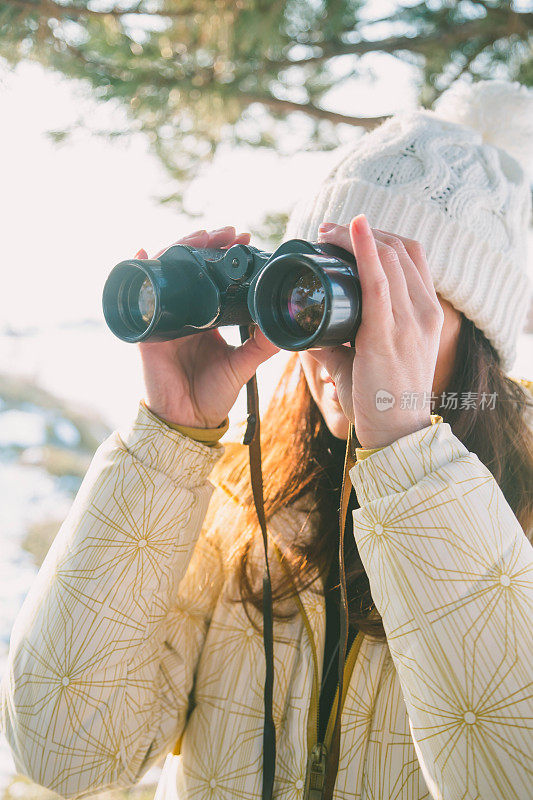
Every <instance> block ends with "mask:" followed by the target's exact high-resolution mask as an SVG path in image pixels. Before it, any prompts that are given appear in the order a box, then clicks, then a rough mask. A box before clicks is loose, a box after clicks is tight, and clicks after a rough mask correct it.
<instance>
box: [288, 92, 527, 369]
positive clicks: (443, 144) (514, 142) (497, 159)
mask: <svg viewBox="0 0 533 800" xmlns="http://www.w3.org/2000/svg"><path fill="white" fill-rule="evenodd" d="M342 153H343V157H342V159H341V160H340V161H339V162H338V163H337V165H336V166H335V167H334V169H333V170H332V171H331V172H330V174H329V175H328V177H327V178H326V179H325V181H324V182H323V183H322V185H321V186H320V187H319V189H318V191H317V193H316V194H315V195H314V196H312V197H311V198H309V196H307V197H305V198H302V200H300V201H299V202H298V203H297V204H296V206H295V208H294V209H293V212H292V214H291V216H290V218H289V222H288V225H287V229H286V232H285V238H291V239H292V238H300V239H308V240H309V241H316V238H317V235H318V226H319V225H320V223H321V222H336V223H337V224H340V225H347V224H348V223H349V222H350V220H351V219H352V217H354V216H355V215H356V214H360V213H364V214H365V215H366V217H367V219H368V221H369V223H370V225H371V226H372V227H374V228H380V229H381V230H386V231H389V232H391V233H396V234H398V235H400V236H405V237H407V238H410V239H416V240H417V241H419V242H420V243H421V244H422V245H423V247H424V249H425V251H426V254H427V257H428V263H429V267H430V270H431V274H432V275H433V280H434V284H435V289H436V291H437V292H438V293H439V294H440V295H441V296H442V297H444V298H445V299H446V300H448V301H449V302H450V303H451V304H452V305H453V306H454V307H455V308H456V309H457V310H458V311H462V312H463V313H464V314H465V316H467V317H468V318H469V319H471V320H472V321H473V322H474V323H475V324H476V325H477V327H478V328H480V330H482V331H483V333H484V334H485V336H486V337H487V338H488V339H489V341H490V342H491V343H492V344H493V345H494V347H495V348H496V350H497V351H498V353H499V355H500V358H501V362H502V366H503V368H504V369H505V370H509V369H510V368H511V367H512V365H513V363H514V358H515V353H516V340H517V337H518V334H519V333H520V331H521V329H522V327H523V324H524V320H525V317H526V314H527V310H528V307H529V296H530V285H529V280H528V277H527V247H526V238H527V228H528V224H529V222H530V218H531V190H530V186H529V182H528V177H527V171H528V166H529V162H530V160H531V159H532V157H533V91H530V90H528V89H526V87H524V86H521V85H520V84H518V83H509V82H506V81H479V82H478V83H475V84H468V83H464V82H462V83H459V82H458V83H456V84H454V86H452V87H451V88H450V89H448V91H446V92H445V93H444V94H443V95H442V96H441V98H440V100H439V101H438V103H437V104H436V106H435V110H434V111H426V110H423V109H419V110H414V111H410V112H404V113H401V114H397V115H395V116H394V117H391V118H390V119H388V120H386V121H385V122H384V123H383V124H382V125H380V126H379V127H378V128H375V129H374V130H373V131H371V132H370V133H367V134H365V135H364V136H363V137H361V138H360V139H359V140H358V141H357V143H356V145H355V146H354V147H351V148H349V150H347V149H346V147H345V146H344V147H343V148H342Z"/></svg>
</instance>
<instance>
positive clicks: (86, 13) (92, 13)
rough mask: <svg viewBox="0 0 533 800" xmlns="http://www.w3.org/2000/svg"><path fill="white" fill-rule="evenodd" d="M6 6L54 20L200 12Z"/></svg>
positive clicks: (13, 1)
mask: <svg viewBox="0 0 533 800" xmlns="http://www.w3.org/2000/svg"><path fill="white" fill-rule="evenodd" d="M8 4H9V5H11V6H18V7H19V8H24V9H27V10H29V11H32V10H34V11H36V12H38V13H39V15H42V16H45V17H53V18H54V19H58V18H59V19H60V18H62V17H76V18H77V19H80V18H82V17H97V18H100V19H102V18H103V17H114V18H115V19H121V18H122V17H128V16H132V15H136V16H142V17H162V18H164V17H169V18H172V19H178V18H184V17H190V16H192V15H193V14H197V13H198V12H199V10H200V9H197V8H195V7H194V6H191V7H190V8H189V9H187V10H183V9H182V10H177V9H166V10H165V9H160V10H158V11H144V10H143V9H141V8H138V7H137V8H131V9H120V8H111V9H108V10H107V11H98V10H97V9H94V8H88V7H87V6H78V5H70V4H66V3H65V4H63V3H56V2H55V0H39V1H38V2H33V0H9V3H8Z"/></svg>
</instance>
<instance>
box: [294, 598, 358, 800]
mask: <svg viewBox="0 0 533 800" xmlns="http://www.w3.org/2000/svg"><path fill="white" fill-rule="evenodd" d="M301 609H302V613H303V615H304V623H306V628H307V629H308V632H309V633H310V632H311V626H310V625H309V620H307V615H306V614H305V609H303V606H301ZM362 638H363V635H362V633H361V631H359V632H358V633H357V635H356V637H355V639H354V640H353V642H352V646H351V647H350V650H349V652H348V655H347V657H346V662H345V664H344V673H343V674H344V678H343V692H342V694H343V697H342V699H341V709H342V708H344V702H345V700H346V694H347V691H348V683H349V681H350V678H351V675H352V672H353V668H354V666H355V661H356V659H357V653H358V652H359V648H360V646H361V641H362ZM311 647H312V649H313V662H314V665H315V666H316V668H317V669H316V673H315V680H314V681H313V692H312V694H311V708H310V711H309V716H310V718H312V719H313V720H314V729H315V732H316V734H315V742H314V744H313V745H312V746H311V748H310V750H309V758H308V762H307V773H306V779H305V789H304V795H303V796H304V800H321V798H322V792H323V790H324V781H325V778H326V766H327V760H328V752H329V748H330V747H331V738H332V736H333V726H334V725H335V716H336V714H337V705H338V703H339V684H338V683H337V688H336V690H335V697H334V699H333V704H332V706H331V711H330V712H329V717H328V724H327V726H326V734H325V737H324V741H323V742H319V741H318V721H319V720H318V697H319V695H318V664H317V661H316V650H315V643H314V640H313V638H311Z"/></svg>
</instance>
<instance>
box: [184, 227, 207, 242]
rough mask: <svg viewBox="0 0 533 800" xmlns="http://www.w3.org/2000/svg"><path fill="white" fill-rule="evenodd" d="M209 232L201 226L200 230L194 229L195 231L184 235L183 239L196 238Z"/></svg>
mask: <svg viewBox="0 0 533 800" xmlns="http://www.w3.org/2000/svg"><path fill="white" fill-rule="evenodd" d="M204 233H207V231H206V230H205V229H204V228H201V229H200V230H199V231H194V233H188V234H187V236H183V239H196V238H197V237H198V236H201V235H202V234H204Z"/></svg>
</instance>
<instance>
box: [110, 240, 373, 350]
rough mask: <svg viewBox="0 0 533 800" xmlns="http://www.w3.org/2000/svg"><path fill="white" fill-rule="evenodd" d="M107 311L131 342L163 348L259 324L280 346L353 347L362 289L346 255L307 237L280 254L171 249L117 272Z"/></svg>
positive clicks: (244, 248)
mask: <svg viewBox="0 0 533 800" xmlns="http://www.w3.org/2000/svg"><path fill="white" fill-rule="evenodd" d="M102 305H103V312H104V317H105V320H106V323H107V325H108V326H109V328H110V329H111V331H112V332H113V333H114V334H115V336H118V338H119V339H122V340H123V341H125V342H151V341H152V342H155V341H157V342H162V341H168V340H170V339H179V338H181V337H183V336H190V335H191V334H193V333H199V332H201V331H204V330H208V329H210V328H218V327H222V326H226V325H248V324H250V323H252V322H255V323H256V324H257V325H258V326H259V328H260V329H261V330H262V331H263V333H264V334H265V336H266V337H267V339H269V340H270V341H271V342H272V343H273V344H275V345H276V346H277V347H280V348H281V349H283V350H307V349H308V348H310V347H326V346H331V345H338V344H343V343H344V342H347V341H350V340H351V339H352V338H353V337H354V336H355V334H356V331H357V328H358V327H359V323H360V321H361V287H360V284H359V279H358V276H357V267H356V262H355V258H354V257H353V255H352V254H351V253H349V252H348V251H347V250H344V249H343V248H341V247H337V246H336V245H330V244H322V243H319V244H313V243H311V242H307V241H304V240H302V239H291V240H289V241H287V242H284V243H283V244H282V245H281V246H280V247H278V249H277V250H276V251H275V252H274V253H265V252H263V251H261V250H258V249H257V248H255V247H250V246H249V245H241V244H237V245H233V246H232V247H230V248H229V249H228V250H212V249H197V248H194V247H189V246H187V245H181V244H178V245H173V246H172V247H169V248H168V249H167V250H165V252H164V253H163V254H162V255H161V256H160V257H159V258H158V259H151V260H140V259H132V260H129V261H122V262H121V263H120V264H117V266H116V267H114V268H113V269H112V270H111V272H110V274H109V276H108V278H107V281H106V283H105V286H104V291H103V298H102Z"/></svg>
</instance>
